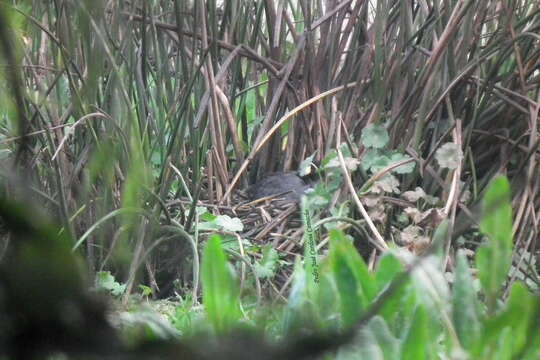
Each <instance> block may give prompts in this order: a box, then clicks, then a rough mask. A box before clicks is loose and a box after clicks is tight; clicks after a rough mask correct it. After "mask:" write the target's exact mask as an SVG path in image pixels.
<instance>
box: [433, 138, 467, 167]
mask: <svg viewBox="0 0 540 360" xmlns="http://www.w3.org/2000/svg"><path fill="white" fill-rule="evenodd" d="M435 159H437V162H438V163H439V166H440V167H442V168H447V169H456V168H457V167H458V166H459V164H460V163H461V161H462V159H463V151H461V148H460V147H459V146H458V145H457V144H455V143H446V144H444V145H443V146H441V147H440V148H439V149H437V151H436V152H435Z"/></svg>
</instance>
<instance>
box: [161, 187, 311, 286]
mask: <svg viewBox="0 0 540 360" xmlns="http://www.w3.org/2000/svg"><path fill="white" fill-rule="evenodd" d="M168 205H169V209H170V210H171V213H176V214H177V215H178V217H177V218H178V219H179V220H180V223H183V222H184V221H183V220H185V219H186V214H185V211H184V210H185V209H187V208H188V207H189V206H190V205H191V202H190V200H189V199H187V198H186V199H184V198H181V199H176V200H173V201H171V202H169V204H168ZM197 206H204V207H206V208H207V209H208V211H210V212H211V213H213V214H214V215H228V216H230V217H231V218H238V219H240V220H241V221H242V224H243V231H242V232H239V233H237V235H238V236H239V237H240V238H241V239H243V240H247V241H248V242H249V243H250V244H252V245H255V246H259V247H262V246H265V245H268V244H270V245H271V246H272V247H273V248H274V249H276V251H277V252H278V254H279V258H280V261H281V266H280V267H279V269H278V270H277V272H276V275H275V277H274V278H272V279H268V280H270V281H269V283H270V287H272V288H273V289H274V290H275V291H278V292H279V294H283V293H285V292H286V288H287V286H288V284H289V283H290V275H291V273H292V267H293V266H292V265H293V264H294V258H295V256H296V255H297V254H302V252H303V250H302V243H301V241H302V236H303V227H302V219H301V216H300V206H299V204H298V203H297V202H295V201H291V200H286V199H285V198H284V197H283V194H280V195H275V196H268V197H265V198H261V199H257V200H250V199H249V197H248V195H247V194H246V193H245V192H244V191H241V190H239V191H236V192H235V193H234V194H233V195H232V196H231V201H230V203H229V205H216V204H215V203H213V202H211V201H209V200H199V201H198V203H197ZM180 209H181V210H180ZM178 210H180V211H178ZM218 232H219V231H218ZM185 250H186V251H187V249H185ZM166 252H169V253H170V250H166ZM247 254H248V256H250V257H254V258H255V259H258V258H260V257H261V256H262V255H261V254H260V252H251V251H248V252H247ZM185 255H188V254H187V253H185ZM176 257H178V256H176ZM176 260H177V259H175V260H172V261H171V265H172V266H174V264H177V261H176ZM284 265H285V266H284ZM171 270H172V269H171ZM184 275H185V274H184ZM178 276H180V274H178ZM173 277H174V276H173ZM184 278H186V277H185V276H184ZM186 280H188V282H189V277H187V278H186ZM184 284H185V285H189V284H186V283H185V282H184Z"/></svg>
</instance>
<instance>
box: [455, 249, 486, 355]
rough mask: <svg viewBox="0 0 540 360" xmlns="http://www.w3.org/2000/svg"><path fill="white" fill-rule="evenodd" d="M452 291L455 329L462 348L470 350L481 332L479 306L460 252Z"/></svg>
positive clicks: (465, 260) (468, 271)
mask: <svg viewBox="0 0 540 360" xmlns="http://www.w3.org/2000/svg"><path fill="white" fill-rule="evenodd" d="M452 290H453V292H452V321H453V324H454V329H456V333H457V336H458V339H459V342H460V343H461V346H462V347H463V348H465V349H469V348H470V347H471V344H472V343H474V341H475V339H477V338H478V336H479V332H480V323H479V320H478V313H477V310H478V307H479V305H478V303H477V294H476V291H475V289H474V284H473V278H472V275H471V272H470V269H469V266H468V265H467V259H466V258H465V255H463V253H462V252H458V255H457V265H456V269H455V271H454V282H453V288H452Z"/></svg>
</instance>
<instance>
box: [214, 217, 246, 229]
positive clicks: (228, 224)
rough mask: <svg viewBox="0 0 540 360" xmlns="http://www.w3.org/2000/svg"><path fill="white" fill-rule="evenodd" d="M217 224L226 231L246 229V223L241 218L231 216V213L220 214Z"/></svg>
mask: <svg viewBox="0 0 540 360" xmlns="http://www.w3.org/2000/svg"><path fill="white" fill-rule="evenodd" d="M216 224H217V225H218V226H220V227H221V228H222V229H223V230H225V231H231V232H241V231H243V230H244V224H242V220H240V219H239V218H236V217H235V218H231V217H230V216H229V215H219V216H218V217H217V219H216Z"/></svg>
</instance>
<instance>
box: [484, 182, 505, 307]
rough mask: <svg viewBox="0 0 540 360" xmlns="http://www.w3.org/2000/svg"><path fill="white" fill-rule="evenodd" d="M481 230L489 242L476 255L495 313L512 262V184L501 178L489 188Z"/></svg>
mask: <svg viewBox="0 0 540 360" xmlns="http://www.w3.org/2000/svg"><path fill="white" fill-rule="evenodd" d="M482 212H483V213H482V220H481V222H480V230H481V231H482V232H483V233H484V234H485V235H486V236H487V237H488V241H487V242H486V243H485V244H484V245H483V246H482V247H481V248H480V249H479V250H478V252H477V254H476V265H477V267H478V278H479V279H480V284H481V285H482V288H483V290H484V293H485V295H486V302H487V305H488V309H489V310H490V311H493V310H494V308H495V302H496V300H497V297H498V295H499V292H500V289H501V286H502V284H503V283H504V281H505V280H506V277H507V274H508V270H509V269H510V265H511V261H512V258H511V256H512V206H511V204H510V184H509V183H508V180H507V179H506V178H505V177H498V178H496V179H495V180H493V181H492V182H491V184H490V185H489V187H488V189H487V191H486V194H485V196H484V199H483V201H482Z"/></svg>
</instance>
